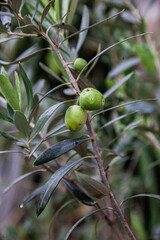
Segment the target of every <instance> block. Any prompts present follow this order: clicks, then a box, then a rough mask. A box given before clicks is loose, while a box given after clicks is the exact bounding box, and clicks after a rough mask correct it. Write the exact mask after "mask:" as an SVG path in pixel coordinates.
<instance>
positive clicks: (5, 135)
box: [0, 132, 19, 142]
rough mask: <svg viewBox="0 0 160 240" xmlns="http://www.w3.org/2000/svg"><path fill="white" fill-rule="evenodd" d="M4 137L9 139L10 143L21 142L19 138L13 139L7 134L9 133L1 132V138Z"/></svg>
mask: <svg viewBox="0 0 160 240" xmlns="http://www.w3.org/2000/svg"><path fill="white" fill-rule="evenodd" d="M1 136H2V137H4V138H6V139H8V140H10V141H15V142H18V141H19V139H17V138H15V137H13V136H12V135H9V134H7V133H5V132H0V137H1Z"/></svg>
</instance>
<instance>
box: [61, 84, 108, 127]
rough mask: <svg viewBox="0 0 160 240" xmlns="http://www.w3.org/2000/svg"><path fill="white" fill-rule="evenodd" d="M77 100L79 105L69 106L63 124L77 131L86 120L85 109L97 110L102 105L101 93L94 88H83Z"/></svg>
mask: <svg viewBox="0 0 160 240" xmlns="http://www.w3.org/2000/svg"><path fill="white" fill-rule="evenodd" d="M78 100H79V104H80V106H79V105H73V106H70V107H69V108H68V109H67V111H66V114H65V124H66V126H67V128H69V129H70V130H71V131H78V130H80V129H82V128H83V126H84V124H85V123H86V121H87V113H86V111H85V110H88V111H93V110H98V109H100V108H101V107H102V106H103V105H104V97H103V95H102V94H101V93H100V92H99V91H98V90H96V89H94V88H85V89H84V90H83V91H82V92H81V94H80V96H79V98H78Z"/></svg>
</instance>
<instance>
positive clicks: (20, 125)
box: [14, 111, 29, 137]
mask: <svg viewBox="0 0 160 240" xmlns="http://www.w3.org/2000/svg"><path fill="white" fill-rule="evenodd" d="M14 123H15V126H16V128H17V129H18V130H19V131H20V132H21V133H23V135H24V136H25V137H28V131H29V124H28V121H27V119H26V117H25V115H24V114H23V113H22V112H19V111H16V112H15V114H14Z"/></svg>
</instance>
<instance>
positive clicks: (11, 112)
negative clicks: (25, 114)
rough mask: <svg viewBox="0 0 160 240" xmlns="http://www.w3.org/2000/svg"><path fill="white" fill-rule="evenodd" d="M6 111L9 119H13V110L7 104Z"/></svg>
mask: <svg viewBox="0 0 160 240" xmlns="http://www.w3.org/2000/svg"><path fill="white" fill-rule="evenodd" d="M7 111H8V113H9V116H10V117H11V119H14V113H15V111H14V110H13V108H11V106H10V105H9V104H8V103H7Z"/></svg>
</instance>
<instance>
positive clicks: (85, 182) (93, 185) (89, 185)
mask: <svg viewBox="0 0 160 240" xmlns="http://www.w3.org/2000/svg"><path fill="white" fill-rule="evenodd" d="M76 177H77V178H78V180H79V182H80V183H81V184H82V186H83V187H84V188H85V189H86V191H87V192H88V194H89V196H91V197H94V198H97V199H99V198H102V197H104V196H106V195H108V189H107V187H106V186H105V185H104V184H103V183H100V182H98V181H96V180H95V179H93V178H91V177H89V176H87V175H85V174H83V173H80V172H76Z"/></svg>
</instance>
